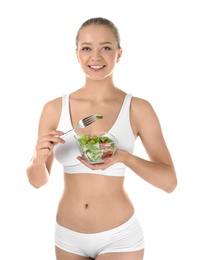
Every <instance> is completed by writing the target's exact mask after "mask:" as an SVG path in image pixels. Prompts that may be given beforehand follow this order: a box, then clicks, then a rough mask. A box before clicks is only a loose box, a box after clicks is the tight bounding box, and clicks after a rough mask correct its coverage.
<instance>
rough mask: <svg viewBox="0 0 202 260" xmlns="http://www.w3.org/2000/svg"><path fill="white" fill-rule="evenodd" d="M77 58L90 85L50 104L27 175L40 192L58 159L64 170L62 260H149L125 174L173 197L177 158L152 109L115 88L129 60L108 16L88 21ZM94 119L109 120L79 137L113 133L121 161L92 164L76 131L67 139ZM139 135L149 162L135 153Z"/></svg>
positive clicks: (58, 233)
mask: <svg viewBox="0 0 202 260" xmlns="http://www.w3.org/2000/svg"><path fill="white" fill-rule="evenodd" d="M76 55H77V59H78V62H79V63H80V65H81V68H82V70H83V72H84V73H85V83H84V85H83V86H82V87H81V88H80V89H78V90H77V91H75V92H73V93H71V94H68V95H64V96H63V97H59V98H56V99H54V100H51V101H50V102H48V103H47V104H45V106H44V108H43V111H42V114H41V118H40V121H39V129H38V140H37V144H36V148H35V153H34V155H33V158H32V160H31V162H30V164H29V166H28V167H27V176H28V179H29V182H30V183H31V184H32V185H33V186H34V187H36V188H39V187H41V186H42V185H44V184H46V183H47V181H48V179H49V176H50V172H51V166H52V163H53V159H54V157H55V158H56V159H57V160H58V161H59V162H60V163H61V164H62V165H63V166H64V192H63V194H62V197H61V200H60V202H59V206H58V211H57V216H56V227H55V246H56V247H55V248H56V249H55V250H56V259H57V260H67V259H68V260H69V259H71V260H82V259H96V260H112V259H116V260H126V259H127V260H142V259H143V255H144V236H143V232H142V228H141V225H140V223H139V222H138V219H137V217H136V214H135V208H134V206H133V204H132V202H131V201H130V199H129V197H128V196H127V193H126V191H125V190H124V187H123V183H124V174H125V171H126V168H129V169H130V170H131V174H132V172H134V174H137V175H138V176H140V177H141V178H142V179H144V180H145V181H147V182H148V183H150V184H151V185H154V186H156V187H157V188H159V189H162V190H164V191H166V192H168V193H170V192H172V191H173V190H174V189H175V187H176V185H177V179H176V173H175V169H174V165H173V162H172V158H171V156H170V153H169V151H168V148H167V146H166V143H165V141H164V137H163V134H162V130H161V126H160V123H159V120H158V118H157V115H156V113H155V111H154V110H153V108H152V106H151V104H150V103H149V102H148V101H146V100H144V99H141V98H137V97H134V96H132V95H131V94H128V93H125V92H124V91H122V90H121V89H119V88H117V87H116V86H115V85H114V83H113V69H114V67H115V65H116V63H118V62H119V60H120V58H121V55H122V49H121V46H120V37H119V32H118V30H117V28H116V26H115V25H114V24H113V23H112V22H111V21H109V20H107V19H104V18H101V17H99V18H92V19H89V20H87V21H86V22H84V23H83V24H82V26H81V27H80V29H79V31H78V33H77V37H76ZM91 114H100V115H103V119H102V120H97V121H96V122H94V123H93V124H91V125H89V126H88V127H87V129H78V130H76V133H79V134H82V133H85V132H88V133H95V132H110V133H111V134H113V135H114V136H115V137H116V138H117V139H118V148H117V150H116V152H115V154H114V156H113V157H110V158H106V159H105V160H104V163H102V164H93V165H92V164H88V163H87V162H86V161H85V160H84V159H83V158H82V157H81V156H79V151H78V148H77V147H76V143H75V140H74V135H75V132H72V133H71V134H69V135H68V136H67V137H64V138H61V137H60V136H61V135H62V134H63V133H64V132H65V131H66V130H69V129H71V128H72V127H74V126H76V125H77V123H78V121H79V120H80V119H82V118H85V117H87V116H89V115H91ZM56 129H58V130H56ZM124 136H127V138H123V137H124ZM137 137H139V138H140V139H141V141H142V143H143V145H144V147H145V150H146V152H147V154H148V157H149V160H145V159H142V158H139V157H137V156H135V155H133V148H134V142H135V139H136V138H137Z"/></svg>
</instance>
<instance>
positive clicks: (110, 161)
mask: <svg viewBox="0 0 202 260" xmlns="http://www.w3.org/2000/svg"><path fill="white" fill-rule="evenodd" d="M121 151H122V150H120V149H118V148H117V149H116V152H115V154H114V155H113V156H112V157H108V158H106V159H104V162H103V163H97V164H89V163H87V162H86V160H85V159H83V157H81V156H77V159H78V160H79V161H80V162H81V163H83V164H84V165H85V166H87V167H88V168H90V169H91V170H105V169H107V168H108V167H109V166H111V165H113V164H115V163H117V162H121Z"/></svg>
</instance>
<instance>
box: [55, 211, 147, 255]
mask: <svg viewBox="0 0 202 260" xmlns="http://www.w3.org/2000/svg"><path fill="white" fill-rule="evenodd" d="M55 245H56V247H58V248H60V249H62V250H64V251H67V252H70V253H73V254H76V255H80V256H84V257H91V258H95V257H96V256H97V255H100V254H104V253H112V252H133V251H138V250H141V249H143V248H144V236H143V231H142V227H141V225H140V223H139V221H138V219H137V217H136V215H135V214H134V215H133V216H132V217H131V218H130V219H129V220H128V221H127V222H125V223H124V224H122V225H120V226H118V227H116V228H113V229H110V230H107V231H103V232H99V233H92V234H84V233H79V232H75V231H73V230H70V229H67V228H65V227H62V226H60V225H59V224H58V223H56V226H55Z"/></svg>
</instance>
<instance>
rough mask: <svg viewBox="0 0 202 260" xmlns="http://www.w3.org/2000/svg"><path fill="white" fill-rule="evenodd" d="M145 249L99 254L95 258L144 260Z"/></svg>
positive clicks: (100, 259) (98, 259) (96, 259)
mask: <svg viewBox="0 0 202 260" xmlns="http://www.w3.org/2000/svg"><path fill="white" fill-rule="evenodd" d="M143 257H144V249H141V250H138V251H135V252H128V253H105V254H101V255H98V256H97V257H96V258H95V260H143Z"/></svg>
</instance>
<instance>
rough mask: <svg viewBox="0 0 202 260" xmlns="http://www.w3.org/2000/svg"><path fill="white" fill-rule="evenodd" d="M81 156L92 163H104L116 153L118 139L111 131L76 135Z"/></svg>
mask: <svg viewBox="0 0 202 260" xmlns="http://www.w3.org/2000/svg"><path fill="white" fill-rule="evenodd" d="M74 137H75V140H76V143H77V145H78V147H79V150H80V153H81V156H82V157H83V158H84V159H85V160H86V161H87V162H88V163H90V164H96V163H103V162H104V159H105V158H108V157H111V156H113V155H114V153H115V150H116V147H117V144H118V141H117V139H116V138H115V137H114V136H113V135H112V134H110V133H106V132H96V133H84V134H81V135H75V136H74Z"/></svg>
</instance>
